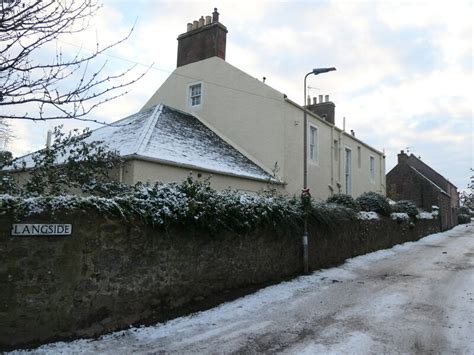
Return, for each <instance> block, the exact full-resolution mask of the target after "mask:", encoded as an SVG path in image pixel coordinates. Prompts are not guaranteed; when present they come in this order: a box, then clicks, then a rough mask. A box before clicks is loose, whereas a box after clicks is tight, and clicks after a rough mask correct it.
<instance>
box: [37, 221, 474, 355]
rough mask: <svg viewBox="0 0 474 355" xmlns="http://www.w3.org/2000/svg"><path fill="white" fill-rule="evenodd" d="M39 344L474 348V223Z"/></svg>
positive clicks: (123, 348) (189, 349)
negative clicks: (152, 321) (209, 305)
mask: <svg viewBox="0 0 474 355" xmlns="http://www.w3.org/2000/svg"><path fill="white" fill-rule="evenodd" d="M35 352H36V353H61V352H63V353H71V352H76V353H88V354H93V353H94V354H95V353H106V354H117V353H120V354H129V353H147V354H148V353H157V352H165V353H167V352H171V353H228V352H239V353H255V352H265V353H273V352H281V353H298V354H318V353H324V354H330V353H337V354H339V353H351V354H354V353H355V354H357V353H363V354H367V353H369V354H380V353H395V352H396V353H450V354H453V353H455V354H460V353H462V354H465V353H468V354H474V225H473V224H471V225H469V226H466V225H462V226H458V227H456V228H455V229H453V230H451V231H448V232H445V233H440V234H435V235H432V236H429V237H426V238H424V239H422V240H421V241H419V242H416V243H406V244H403V245H401V246H396V247H395V248H393V249H390V250H383V251H379V252H376V253H372V254H368V255H365V256H361V257H357V258H354V259H351V260H349V261H348V262H346V263H345V264H344V265H342V266H340V267H337V268H332V269H327V270H323V271H320V272H315V273H314V274H312V275H310V276H304V277H300V278H298V279H296V280H294V281H291V282H285V283H282V284H279V285H276V286H272V287H268V288H266V289H263V290H261V291H259V292H257V293H255V294H253V295H249V296H247V297H244V298H241V299H238V300H236V301H234V302H230V303H227V304H224V305H221V306H219V307H217V308H214V309H211V310H209V311H206V312H201V313H197V314H195V315H192V316H189V317H182V318H178V319H175V320H173V321H170V322H168V323H166V324H159V325H157V326H155V327H147V328H138V329H130V330H127V331H123V332H118V333H114V334H111V335H108V336H105V337H103V338H102V339H101V340H99V341H87V340H80V341H75V342H71V343H56V344H50V345H46V346H43V347H41V348H39V349H36V350H35Z"/></svg>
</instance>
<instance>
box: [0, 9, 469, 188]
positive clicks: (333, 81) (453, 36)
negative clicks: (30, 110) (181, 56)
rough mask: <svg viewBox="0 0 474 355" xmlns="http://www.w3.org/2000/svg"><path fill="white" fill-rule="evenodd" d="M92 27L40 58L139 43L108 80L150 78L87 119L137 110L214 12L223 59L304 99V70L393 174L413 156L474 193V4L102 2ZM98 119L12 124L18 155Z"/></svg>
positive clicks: (119, 50) (121, 55) (112, 62)
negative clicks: (53, 132)
mask: <svg viewBox="0 0 474 355" xmlns="http://www.w3.org/2000/svg"><path fill="white" fill-rule="evenodd" d="M102 4H103V6H102V8H101V10H100V11H99V13H98V14H97V16H95V18H94V19H92V22H91V26H90V28H89V30H88V31H86V32H83V33H79V34H76V35H73V36H68V37H63V38H61V39H60V40H58V41H57V42H54V43H50V44H49V45H48V46H47V47H46V48H44V49H43V51H42V52H41V53H40V54H39V55H40V56H41V57H38V58H35V59H36V60H42V59H43V58H48V56H52V55H54V53H55V50H56V48H58V47H60V48H62V50H63V52H64V53H69V54H70V55H72V54H74V53H78V52H79V53H87V51H88V50H89V49H93V48H94V46H95V43H96V42H99V43H100V44H101V45H106V44H108V43H113V42H115V41H117V40H119V39H121V38H123V37H125V36H126V35H127V33H128V32H129V31H130V29H131V28H132V27H133V32H132V34H131V36H130V37H129V38H128V39H127V41H125V42H124V43H122V44H121V45H119V46H117V47H114V48H113V49H112V50H111V51H109V52H108V55H102V56H100V57H99V58H97V60H96V61H95V62H94V63H91V66H90V67H91V68H94V66H98V65H101V64H103V63H105V62H106V73H112V74H113V73H120V72H122V71H124V70H126V69H128V68H130V67H131V66H134V65H135V68H134V70H133V71H132V75H139V73H142V72H144V71H147V73H146V75H145V76H144V78H142V79H140V80H139V81H138V82H137V83H136V84H134V85H132V86H131V87H130V90H131V91H130V92H129V93H128V94H127V95H126V96H123V97H121V98H119V99H117V100H115V101H113V102H112V103H110V104H104V105H102V106H100V107H99V108H97V109H96V110H95V111H93V113H92V114H91V115H90V116H89V118H91V119H97V120H100V121H105V122H113V121H116V120H118V119H121V118H123V117H126V116H127V115H130V114H132V113H135V112H137V111H138V110H140V109H141V107H142V106H143V105H144V104H145V102H146V101H147V100H148V99H149V98H150V97H151V95H152V94H153V93H154V92H155V91H156V90H157V89H158V88H159V87H160V85H161V84H162V83H163V81H164V80H165V79H166V78H167V77H168V76H169V75H170V74H171V72H172V71H173V70H174V69H175V68H176V51H177V40H176V38H177V36H178V35H179V34H181V33H183V32H185V31H186V24H187V23H188V22H192V21H193V20H197V19H199V18H200V17H201V16H206V15H211V13H212V12H213V9H214V7H217V8H218V11H219V13H220V22H221V23H222V24H224V25H225V26H226V27H227V29H228V31H229V32H228V34H227V51H226V61H227V62H229V63H230V64H232V65H234V66H235V67H237V68H239V69H241V70H243V71H244V72H246V73H248V74H249V75H251V76H254V77H256V78H259V79H261V78H263V77H266V83H267V84H268V85H270V86H271V87H273V88H275V89H276V90H278V91H280V92H282V93H285V94H286V95H288V97H289V98H290V99H291V100H293V101H296V102H298V103H300V104H303V89H304V88H303V78H304V75H305V74H306V73H307V72H309V71H311V70H312V69H313V68H316V67H333V66H334V67H336V68H337V71H335V72H331V73H328V74H324V75H319V76H310V77H309V78H308V92H309V94H310V95H311V96H317V95H321V94H323V95H330V98H331V101H333V102H334V103H335V104H336V125H337V126H339V127H342V122H343V117H345V118H346V130H348V131H349V130H351V129H353V130H354V131H355V134H356V136H357V137H358V138H359V139H361V140H363V141H364V142H366V143H368V144H369V145H371V146H373V147H374V148H376V149H378V150H381V151H382V150H384V151H385V153H386V156H387V158H386V172H388V171H390V169H392V168H393V167H394V166H395V165H396V162H397V153H399V151H400V150H402V149H403V150H405V151H407V150H408V151H409V152H410V153H413V154H415V155H416V156H419V157H421V159H422V160H423V161H424V162H426V163H427V164H428V165H430V166H431V167H432V168H434V169H435V170H437V171H438V172H439V173H441V174H442V175H443V176H445V177H446V178H448V179H449V180H450V181H451V182H453V183H454V184H455V185H456V186H457V187H458V189H464V188H466V186H467V184H468V181H469V177H470V176H471V175H472V174H471V173H470V171H469V169H470V168H471V167H474V163H473V155H474V143H473V136H474V134H473V92H474V80H473V79H474V78H473V21H472V18H474V13H473V2H472V1H452V2H449V4H448V2H446V1H443V2H441V1H440V2H437V1H416V0H415V1H348V0H346V1H291V2H290V1H258V0H254V1H252V2H248V3H247V2H242V1H239V2H232V1H213V2H209V1H158V0H154V1H151V0H136V1H129V0H127V1H126V0H103V1H102ZM60 123H63V124H64V127H65V129H72V128H83V127H85V126H86V125H88V126H90V127H91V128H97V127H98V125H96V124H90V123H89V124H86V123H84V122H78V121H67V122H58V121H47V122H41V123H35V122H32V121H22V120H13V121H11V122H10V125H11V128H12V130H13V135H14V138H13V139H12V140H11V142H9V143H8V146H7V149H9V150H10V151H12V152H13V154H14V156H19V155H23V154H26V153H29V152H32V151H35V150H38V149H40V148H42V147H43V146H44V144H45V141H46V134H47V133H46V132H47V130H48V129H52V128H53V127H54V126H56V125H58V124H60Z"/></svg>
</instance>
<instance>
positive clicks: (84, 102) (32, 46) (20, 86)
mask: <svg viewBox="0 0 474 355" xmlns="http://www.w3.org/2000/svg"><path fill="white" fill-rule="evenodd" d="M99 8H100V5H99V4H98V3H97V2H96V1H95V0H0V10H1V14H0V118H3V119H15V118H16V119H27V120H34V121H37V120H50V119H65V118H66V119H68V118H69V119H78V120H86V121H95V120H93V119H87V118H85V116H86V115H87V114H88V113H90V112H91V111H92V110H93V109H94V108H96V107H97V106H99V105H100V104H103V103H104V102H107V101H110V100H112V99H115V98H117V97H119V96H122V95H124V94H126V93H127V92H126V89H125V88H126V87H127V86H129V85H130V84H132V83H134V82H135V81H137V80H138V79H139V78H140V77H142V76H143V75H144V73H142V74H140V75H136V76H134V77H133V78H132V79H127V78H128V76H129V74H130V72H131V71H132V70H133V68H134V67H131V68H128V69H127V70H124V71H122V72H120V73H119V74H114V75H107V74H106V70H105V67H106V64H107V61H104V62H103V63H101V64H100V65H99V66H95V65H93V63H95V61H93V60H94V59H98V58H97V57H98V56H99V55H101V54H103V53H105V52H106V51H107V50H109V49H111V48H112V47H114V46H116V45H118V44H120V43H122V42H123V41H124V40H126V39H127V38H128V37H129V36H130V34H131V32H132V30H133V28H132V30H131V31H130V33H129V34H128V35H127V36H126V37H125V38H123V39H121V40H119V41H117V42H114V43H112V44H109V45H106V46H104V47H100V46H99V44H98V43H96V44H95V48H94V49H93V50H92V51H91V52H86V54H84V52H85V51H84V50H81V49H79V50H77V52H76V53H75V54H73V55H68V54H66V53H63V51H62V48H61V46H58V41H59V40H60V39H61V38H62V37H64V36H67V35H69V34H74V33H78V32H81V31H84V30H85V29H87V28H88V26H89V21H90V19H91V18H92V17H93V16H94V15H95V14H96V13H97V11H98V9H99ZM96 42H97V41H96ZM48 44H56V53H55V55H53V56H52V58H51V60H50V61H49V62H48V61H47V60H46V61H44V60H40V59H38V58H41V56H43V57H44V51H42V50H44V48H45V46H46V45H48ZM92 67H95V68H96V69H95V70H94V69H92Z"/></svg>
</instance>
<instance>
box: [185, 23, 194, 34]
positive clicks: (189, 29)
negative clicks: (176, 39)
mask: <svg viewBox="0 0 474 355" xmlns="http://www.w3.org/2000/svg"><path fill="white" fill-rule="evenodd" d="M192 29H193V24H192V23H188V24H187V26H186V32H189V31H191V30H192Z"/></svg>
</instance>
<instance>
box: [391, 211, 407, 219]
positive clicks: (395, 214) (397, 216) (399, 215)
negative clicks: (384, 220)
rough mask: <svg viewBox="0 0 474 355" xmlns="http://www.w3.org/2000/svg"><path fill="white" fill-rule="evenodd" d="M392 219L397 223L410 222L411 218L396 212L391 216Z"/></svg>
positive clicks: (403, 213)
mask: <svg viewBox="0 0 474 355" xmlns="http://www.w3.org/2000/svg"><path fill="white" fill-rule="evenodd" d="M390 218H391V219H393V220H395V221H408V220H409V219H410V216H409V215H408V214H407V213H405V212H394V213H391V214H390Z"/></svg>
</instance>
